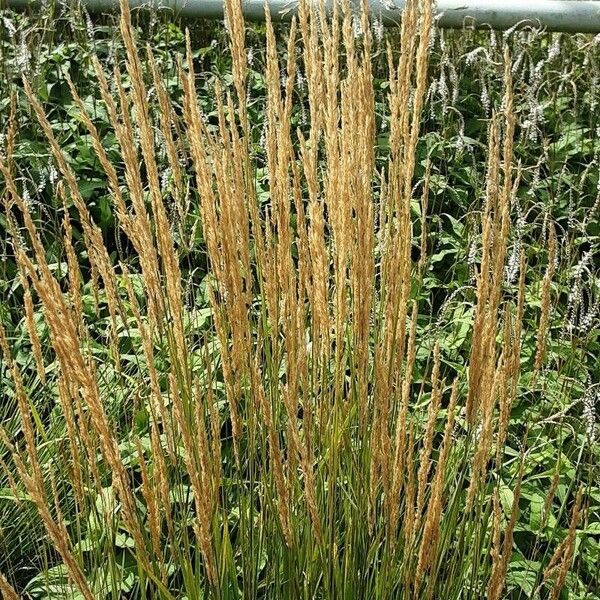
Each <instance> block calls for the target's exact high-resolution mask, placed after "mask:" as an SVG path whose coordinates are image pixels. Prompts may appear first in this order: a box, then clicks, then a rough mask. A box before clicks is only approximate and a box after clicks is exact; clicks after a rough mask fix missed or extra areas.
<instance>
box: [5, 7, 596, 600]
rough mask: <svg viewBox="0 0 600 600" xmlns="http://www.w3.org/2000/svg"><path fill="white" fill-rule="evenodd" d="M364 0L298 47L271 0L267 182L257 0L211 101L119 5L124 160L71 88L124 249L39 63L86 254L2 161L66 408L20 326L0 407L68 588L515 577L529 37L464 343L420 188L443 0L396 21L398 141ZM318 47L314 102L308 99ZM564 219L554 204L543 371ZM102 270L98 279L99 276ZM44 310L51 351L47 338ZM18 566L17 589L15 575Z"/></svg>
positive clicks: (500, 110) (21, 256)
mask: <svg viewBox="0 0 600 600" xmlns="http://www.w3.org/2000/svg"><path fill="white" fill-rule="evenodd" d="M362 4H363V10H362V11H358V12H353V11H352V10H351V8H350V3H349V2H348V1H343V2H339V3H334V6H333V13H332V14H331V15H327V14H325V13H324V10H323V7H321V8H319V6H320V5H319V4H318V3H314V2H307V1H301V2H300V7H299V12H298V16H297V17H295V18H294V19H293V20H292V23H291V25H290V27H289V30H288V35H287V40H285V43H284V44H283V46H282V44H281V40H280V39H279V38H278V33H277V32H276V30H275V28H274V26H273V24H272V22H271V20H270V17H269V14H268V13H267V15H266V25H265V27H266V44H267V46H266V64H265V69H264V80H265V86H266V105H265V115H266V122H265V131H264V148H263V149H262V151H263V152H262V156H263V157H264V168H265V170H266V174H267V179H268V194H267V197H266V198H265V196H264V194H260V193H259V190H258V186H257V170H258V168H259V162H260V161H259V159H258V158H257V153H256V147H255V146H256V143H255V141H254V140H253V139H252V127H251V122H250V119H251V110H250V107H249V102H248V98H249V87H248V76H249V75H248V65H247V50H246V47H245V25H244V22H243V18H242V12H241V3H240V2H239V0H226V2H225V8H226V22H227V27H228V31H229V35H230V44H229V47H230V52H231V56H232V73H231V75H232V81H233V85H232V86H230V87H229V88H228V89H225V88H224V87H222V86H221V84H219V83H216V84H215V85H214V89H212V90H211V92H212V93H213V94H214V104H215V112H214V114H212V115H208V114H205V113H204V112H203V111H202V109H201V103H200V102H199V94H200V93H202V92H200V91H198V90H197V89H196V74H195V68H196V66H195V63H196V61H195V56H194V51H193V48H192V40H191V36H189V35H188V37H187V52H186V54H185V55H182V56H178V57H177V62H178V71H179V78H180V81H181V86H182V97H181V98H177V99H176V98H172V97H170V95H169V93H168V91H167V90H168V88H167V86H166V84H165V82H164V80H163V77H162V75H161V70H160V66H159V64H158V63H157V61H156V59H155V57H154V55H153V52H152V50H151V49H150V48H147V49H142V48H138V46H137V42H136V36H135V34H134V29H133V27H132V23H131V16H130V12H129V8H128V3H127V2H126V1H125V0H122V1H121V17H120V19H121V20H120V31H121V36H122V39H123V43H124V48H125V56H124V64H123V69H122V70H119V68H115V70H114V71H113V72H107V71H106V70H105V67H104V66H103V65H102V64H101V63H100V61H99V60H98V59H97V58H94V61H93V65H94V69H95V73H96V77H97V84H98V87H99V91H100V94H101V97H102V101H103V105H104V109H105V110H106V113H107V115H108V118H109V120H110V125H111V128H112V131H113V132H114V139H115V143H116V144H117V146H118V152H119V156H120V161H121V162H122V164H121V163H119V169H117V165H116V161H115V160H114V158H113V155H112V154H111V153H109V152H108V151H107V150H106V149H105V147H104V146H103V141H102V138H101V136H100V134H99V132H98V131H97V129H96V127H95V125H94V121H93V118H92V115H91V114H90V112H89V105H88V104H87V103H86V102H85V101H84V100H83V99H82V98H81V97H80V96H79V94H78V91H77V87H76V85H75V84H74V83H73V82H71V81H70V80H69V87H70V93H71V94H72V97H73V102H74V106H75V107H76V111H77V114H78V117H79V119H80V121H81V123H82V124H83V126H84V127H85V128H86V129H87V131H88V133H89V140H90V144H91V147H92V149H93V151H94V152H95V153H96V155H97V159H98V164H99V166H100V167H101V168H102V169H103V170H104V172H105V175H106V180H107V185H108V190H107V192H108V193H109V194H110V197H111V200H112V208H113V211H114V214H115V217H116V220H117V222H118V226H119V228H120V230H121V233H122V235H123V236H124V237H125V238H126V239H127V240H128V242H129V244H130V249H131V251H130V255H129V256H128V259H127V260H123V261H122V262H118V261H115V260H113V257H112V256H111V255H110V253H109V251H108V249H107V247H106V245H105V240H104V239H103V236H102V232H101V231H100V229H99V227H98V226H97V225H96V224H95V222H94V219H93V217H92V214H91V211H90V209H89V207H88V206H87V205H86V202H85V201H84V199H83V197H82V195H81V192H80V188H79V182H78V180H77V176H76V174H75V172H74V171H73V169H72V167H71V165H70V162H69V160H68V157H66V156H65V153H64V152H63V149H62V148H61V147H60V144H59V142H58V141H57V138H56V135H55V132H54V131H53V129H52V127H51V125H50V123H49V121H48V119H47V116H46V114H45V112H44V108H43V106H42V104H41V102H40V100H39V99H38V98H37V95H36V92H35V91H34V88H33V87H32V85H31V84H30V82H29V80H28V79H26V80H25V83H24V85H25V94H26V98H27V102H28V105H29V106H30V107H31V109H32V111H33V113H34V114H35V117H36V119H37V121H38V123H39V125H40V128H41V130H42V131H43V133H44V135H45V136H46V138H47V142H48V144H49V146H50V149H51V153H52V160H53V161H54V163H55V165H56V169H57V171H58V173H59V175H58V179H57V181H56V183H55V191H56V195H57V197H59V198H60V199H61V203H62V204H63V206H64V220H63V230H64V231H63V233H64V240H63V246H64V249H65V253H66V257H67V262H66V277H63V276H62V275H61V274H57V272H56V269H54V268H53V266H52V265H51V264H49V262H48V257H47V252H46V248H45V246H44V237H43V235H42V234H43V231H42V229H43V228H41V227H40V226H39V224H37V223H36V222H35V220H34V218H33V217H32V212H31V206H30V204H29V203H28V202H27V201H26V199H25V198H24V197H23V193H22V191H21V190H20V188H19V184H18V181H17V179H16V177H15V173H14V169H13V165H12V163H11V161H10V160H9V159H8V158H0V171H1V172H2V175H3V178H4V181H5V182H6V193H5V194H4V214H5V216H6V220H7V222H8V224H9V231H10V236H11V243H12V246H13V248H14V251H15V255H16V260H17V263H18V267H19V277H20V281H21V284H22V286H23V289H24V290H25V293H24V298H23V310H24V314H25V315H26V320H27V330H28V332H29V335H30V342H31V353H32V356H33V359H34V362H35V367H36V369H37V371H38V373H39V375H40V378H41V379H42V381H45V385H46V387H47V390H49V392H48V393H49V394H51V396H52V398H53V401H54V402H55V406H54V408H53V410H52V416H51V418H49V419H50V420H44V418H42V417H41V416H40V415H39V414H38V412H37V409H36V406H35V402H34V401H33V398H32V396H31V394H30V393H29V391H28V389H27V387H26V386H25V385H24V383H23V380H22V375H21V372H20V368H21V367H20V363H19V361H18V360H17V359H16V357H15V356H14V353H13V349H12V348H11V345H10V339H9V336H8V335H7V334H6V332H5V331H4V329H3V328H1V327H0V347H1V349H2V356H3V360H4V361H5V363H6V365H7V366H8V369H9V371H10V378H11V385H12V386H13V388H14V395H15V397H16V400H17V408H18V414H19V425H18V428H11V427H9V426H5V427H2V428H0V436H1V438H0V439H1V440H2V444H3V446H4V448H5V449H6V452H7V457H6V462H5V461H4V460H3V461H2V462H1V463H0V468H1V469H2V470H4V471H5V472H6V474H7V476H9V477H10V478H11V479H10V481H11V482H12V483H11V486H12V487H13V488H14V494H15V497H21V496H22V497H24V498H26V501H27V502H31V503H32V504H33V505H34V506H35V509H36V511H37V518H38V519H39V521H40V522H41V524H42V525H43V527H44V529H45V532H46V538H45V541H44V546H45V550H46V552H47V557H48V563H49V565H48V567H49V568H48V570H47V573H48V575H47V577H48V580H47V582H46V584H47V585H50V584H49V581H50V579H49V578H50V573H51V572H52V568H55V567H56V566H62V567H63V571H62V572H63V575H64V577H63V579H62V580H61V583H60V586H61V587H60V592H58V595H56V596H53V597H61V598H78V597H84V598H86V599H90V600H93V599H98V598H114V599H117V598H123V597H128V598H129V597H131V598H161V599H174V598H182V599H183V598H188V599H199V598H207V597H210V598H240V597H244V598H268V597H272V598H344V599H351V598H406V599H409V598H444V597H450V598H481V597H486V596H487V597H489V598H494V599H497V598H501V597H503V594H504V591H505V585H506V578H507V572H508V569H509V565H510V562H511V555H512V551H513V541H514V536H515V524H516V522H517V518H518V514H519V500H520V496H521V491H522V479H523V463H524V461H525V460H526V452H527V449H526V448H525V447H523V449H522V451H521V455H520V456H516V457H514V456H510V457H509V456H508V455H505V444H506V440H507V435H508V434H507V432H508V428H509V424H510V420H511V418H512V417H511V408H512V406H513V404H514V402H515V399H516V397H517V395H518V394H519V393H520V387H519V386H520V384H519V381H520V369H521V364H522V352H521V350H522V348H521V340H522V338H523V337H524V336H525V335H528V334H529V333H530V332H527V331H526V328H527V327H528V325H530V324H528V323H526V322H525V321H524V316H523V312H524V308H523V307H524V296H525V280H526V277H527V264H526V261H525V258H524V254H523V253H521V254H520V255H519V256H518V261H517V264H518V274H519V277H518V281H517V283H516V284H512V283H510V282H508V283H507V281H506V277H505V270H506V266H507V260H508V255H509V240H510V235H511V232H512V225H511V221H512V219H511V206H512V205H513V204H514V202H515V197H516V192H517V188H518V185H519V176H520V172H519V170H518V169H517V168H516V165H515V161H514V157H513V153H514V136H515V127H516V116H515V106H514V100H513V81H512V72H513V61H512V59H511V56H510V54H509V52H508V51H507V52H506V53H505V56H504V61H505V63H504V95H503V100H502V105H501V106H499V107H496V109H495V110H494V111H493V112H492V114H491V116H490V119H489V133H488V161H487V165H486V172H485V178H486V190H485V198H484V199H483V210H482V211H481V215H480V220H479V222H478V224H477V227H478V228H479V229H480V231H481V240H482V241H481V248H480V249H479V256H478V258H477V260H476V265H475V306H474V321H473V326H472V331H471V347H470V355H469V357H468V362H467V364H466V365H465V366H464V369H458V368H455V366H452V364H451V363H450V362H449V361H448V360H447V359H448V357H447V356H445V355H444V354H445V350H444V347H443V345H442V344H441V343H440V340H439V339H436V340H433V341H432V340H431V338H427V339H426V338H425V337H421V336H422V335H423V330H424V326H425V324H424V323H423V322H419V315H420V314H421V313H420V310H419V309H420V303H421V304H422V303H423V302H424V300H423V298H422V295H421V293H420V290H421V288H422V287H423V280H424V277H425V276H426V267H427V264H428V260H429V259H428V256H427V252H428V245H427V240H428V232H427V209H428V195H427V194H428V177H429V176H427V178H426V182H425V185H424V186H423V191H422V194H420V195H419V194H417V193H416V191H415V187H414V184H415V170H416V166H417V163H418V161H419V157H418V153H417V145H418V142H419V139H420V134H421V124H422V120H423V119H422V111H423V106H424V104H425V101H426V95H427V90H428V86H429V75H428V60H429V53H430V48H431V45H432V40H433V35H434V32H435V29H434V20H433V9H432V3H431V2H430V1H429V0H423V1H417V0H408V2H407V3H406V7H405V9H404V12H403V14H402V23H401V31H400V36H399V40H395V41H391V38H390V41H389V42H388V45H387V48H386V49H385V55H386V60H387V73H388V81H387V84H388V94H387V106H386V107H385V110H386V112H387V114H388V116H389V123H390V131H389V155H388V157H387V160H386V162H385V164H384V166H383V167H382V166H381V164H380V163H379V162H378V161H377V160H376V158H377V157H376V152H375V146H376V137H377V135H378V126H379V125H378V123H379V120H378V116H377V110H376V104H375V97H374V85H375V78H374V75H373V53H374V40H373V39H372V33H371V24H370V23H369V20H368V17H367V13H366V10H365V5H366V2H363V3H362ZM145 64H146V65H147V66H148V69H145V68H144V65H145ZM196 64H197V63H196ZM299 69H301V70H302V72H303V74H304V77H305V85H306V89H307V98H306V103H307V107H306V108H307V111H308V115H309V117H308V123H307V125H306V126H296V124H295V121H294V118H293V117H294V109H295V107H296V102H297V101H298V100H297V98H296V91H297V90H296V86H297V82H298V77H297V73H298V70H299ZM148 73H149V76H148ZM150 90H152V94H153V95H154V97H155V99H156V100H155V101H149V98H150V97H151V96H152V94H151V93H150ZM159 152H161V153H162V152H164V154H165V156H166V160H167V162H168V165H169V172H170V177H171V179H172V185H171V186H169V187H167V186H166V185H165V184H164V182H163V178H162V174H161V169H160V166H159V159H158V154H159ZM261 160H262V159H261ZM121 172H122V173H123V175H121V174H120V173H121ZM187 172H191V173H193V181H192V182H191V183H189V182H187V179H186V178H185V175H186V173H187ZM186 185H190V186H191V191H190V189H186ZM190 194H191V200H190V197H189V195H190ZM171 206H174V209H173V210H171ZM415 213H418V215H419V216H418V218H415ZM173 215H176V218H175V217H173ZM73 219H76V220H77V222H78V223H80V224H81V228H82V235H81V236H80V237H79V238H78V239H76V237H75V234H74V231H73V225H72V220H73ZM194 219H197V221H198V222H197V223H196V224H195V225H194V227H198V229H199V231H201V234H202V244H203V249H204V250H205V253H206V260H207V264H208V274H207V276H206V278H205V279H204V280H203V283H202V288H201V292H202V294H198V295H197V298H201V297H203V298H204V299H205V302H206V305H205V306H197V305H194V302H192V303H190V302H188V301H187V299H186V290H187V282H186V276H185V274H184V273H183V272H182V267H181V255H182V253H183V250H184V245H183V243H182V240H183V239H184V238H185V235H186V234H185V232H183V233H182V231H183V230H182V227H183V226H184V225H185V224H186V223H188V224H189V223H190V220H194ZM182 224H183V225H182ZM417 229H418V232H417ZM556 244H557V239H556V234H555V233H554V230H553V229H550V235H549V237H548V266H547V270H546V275H545V276H544V279H543V282H542V287H541V299H542V300H541V314H540V316H539V328H538V330H537V332H536V334H535V335H536V339H537V346H536V352H535V357H534V359H533V360H534V363H535V364H534V370H535V371H536V372H537V371H539V370H541V369H543V367H544V359H545V347H546V343H547V336H546V334H547V329H548V327H549V304H550V301H551V293H552V288H551V286H552V280H553V276H554V266H553V265H554V260H555V252H556ZM75 246H79V254H77V253H76V252H75V250H74V248H75ZM415 246H416V247H419V248H420V256H419V258H418V259H417V260H414V259H413V247H415ZM82 249H84V250H85V252H84V253H82V252H81V250H82ZM78 256H79V257H81V256H85V258H78ZM85 289H87V290H88V291H89V290H91V292H90V293H93V296H94V297H95V301H94V303H92V304H90V303H89V302H88V303H84V302H83V299H82V298H83V295H84V293H86V294H87V293H88V292H85ZM196 301H199V300H196ZM84 304H85V305H84ZM36 307H38V308H39V310H40V311H41V313H42V315H43V322H44V324H45V325H46V326H47V328H48V330H49V335H50V338H49V339H50V344H51V350H44V351H42V349H41V346H40V340H39V338H38V336H37V333H36V327H35V323H34V316H33V315H34V312H35V310H36ZM421 308H422V305H421ZM200 309H201V310H202V311H204V312H201V310H200ZM99 318H103V319H105V320H106V322H107V324H108V325H107V331H106V332H104V333H103V334H102V335H101V336H100V337H99V336H98V332H97V331H95V330H92V328H91V327H90V321H93V320H96V319H99ZM417 355H419V356H420V364H426V365H427V366H426V368H424V369H418V368H417V365H416V363H417ZM50 363H54V365H53V368H52V369H48V368H47V367H48V365H49V364H50ZM515 464H516V465H517V466H516V468H514V465H515ZM510 465H512V471H510V472H511V473H512V475H511V477H512V480H511V481H512V483H511V488H512V489H511V491H510V499H511V501H510V506H506V504H505V503H504V497H505V496H506V490H505V486H504V487H502V485H501V482H502V477H501V474H503V475H504V476H505V475H506V472H507V467H508V466H510ZM553 493H554V492H553ZM501 495H502V498H501ZM584 498H585V490H583V489H582V490H581V491H580V492H579V494H578V495H577V498H576V501H575V504H574V506H573V507H572V508H571V525H570V527H569V530H568V533H567V536H566V537H565V538H564V540H563V541H562V542H561V543H560V545H559V546H558V547H557V548H556V551H555V552H554V554H553V555H552V557H551V558H550V560H549V563H548V564H547V567H546V569H545V570H544V571H543V573H541V569H540V573H539V576H540V577H539V585H540V586H545V589H547V590H549V594H550V597H551V598H559V596H560V591H561V589H562V588H563V586H564V584H565V580H566V578H567V574H568V571H569V568H570V565H571V562H572V560H573V552H574V544H575V531H576V528H577V525H578V523H579V522H580V520H581V519H582V516H583V514H584V513H585V501H584ZM550 502H552V500H550ZM541 552H542V551H541V550H540V553H541ZM53 585H54V584H53ZM41 586H42V588H43V586H44V584H43V582H42V584H41ZM0 591H2V594H3V596H4V597H6V598H16V597H17V593H16V592H15V591H14V590H13V588H12V587H11V584H10V583H9V582H8V579H7V578H5V577H0ZM47 597H50V596H47Z"/></svg>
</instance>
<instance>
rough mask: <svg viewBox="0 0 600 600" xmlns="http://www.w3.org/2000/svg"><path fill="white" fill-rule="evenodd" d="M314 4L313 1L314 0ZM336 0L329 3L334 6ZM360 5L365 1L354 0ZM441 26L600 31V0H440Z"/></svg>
mask: <svg viewBox="0 0 600 600" xmlns="http://www.w3.org/2000/svg"><path fill="white" fill-rule="evenodd" d="M37 1H38V0H7V3H8V5H9V6H11V7H15V8H24V7H26V6H28V5H30V4H33V3H36V2H37ZM308 1H309V2H310V1H311V0H308ZM332 1H335V0H327V2H326V4H327V5H328V6H331V3H332ZM241 2H242V10H243V12H244V15H245V17H246V18H247V19H250V20H261V19H264V11H265V0H241ZM351 3H352V4H354V5H355V6H359V5H360V0H351ZM82 4H84V5H85V6H86V7H87V9H88V10H90V11H93V12H111V11H114V10H116V9H117V7H118V0H82ZM267 4H268V5H269V9H270V11H271V16H272V18H273V19H277V20H284V19H287V18H290V16H291V15H292V14H294V12H295V11H296V9H297V6H298V0H267ZM367 4H368V6H369V10H370V12H371V13H372V14H373V16H381V18H382V20H383V22H384V23H385V24H386V25H393V24H395V23H398V21H399V20H400V16H401V14H402V9H403V7H404V5H405V0H367ZM129 5H130V6H131V7H132V8H136V7H146V8H160V9H170V10H173V11H174V12H176V13H177V14H179V15H181V16H184V17H203V18H207V19H211V18H215V19H220V18H221V19H222V18H223V0H150V1H148V0H129ZM436 13H437V17H438V24H439V25H440V27H450V28H461V27H463V26H465V25H470V26H474V27H491V28H493V29H509V28H511V27H513V26H515V25H519V24H520V25H530V26H534V27H544V28H546V29H547V30H548V31H567V32H584V33H599V32H600V0H438V2H437V5H436Z"/></svg>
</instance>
